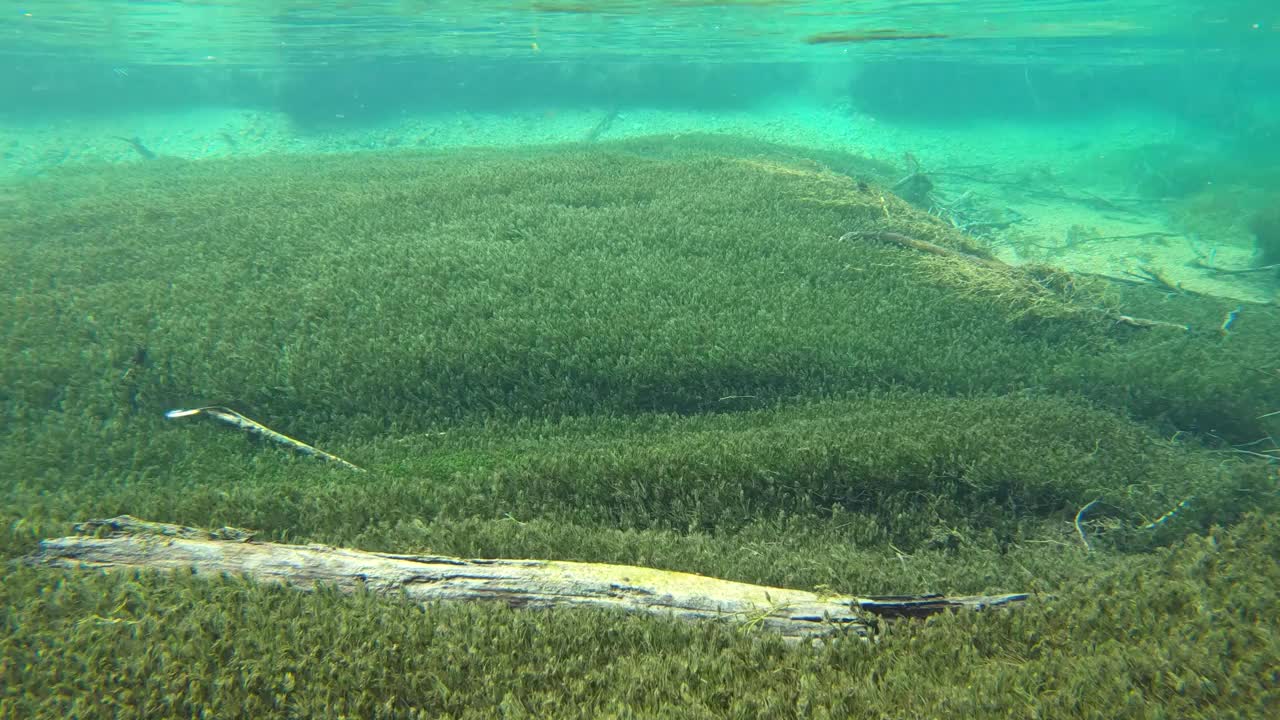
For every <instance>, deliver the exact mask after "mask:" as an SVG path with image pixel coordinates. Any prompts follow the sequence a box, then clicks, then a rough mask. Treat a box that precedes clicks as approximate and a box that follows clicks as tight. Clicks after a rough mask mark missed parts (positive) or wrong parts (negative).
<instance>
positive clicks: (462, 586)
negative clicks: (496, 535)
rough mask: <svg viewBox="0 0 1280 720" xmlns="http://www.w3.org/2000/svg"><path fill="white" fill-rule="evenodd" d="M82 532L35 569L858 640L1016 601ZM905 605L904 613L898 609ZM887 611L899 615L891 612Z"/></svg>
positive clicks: (220, 534)
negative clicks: (888, 627) (708, 623)
mask: <svg viewBox="0 0 1280 720" xmlns="http://www.w3.org/2000/svg"><path fill="white" fill-rule="evenodd" d="M81 530H82V532H85V534H82V535H73V536H68V537H63V538H56V539H51V540H45V541H43V542H42V543H41V547H40V550H39V551H37V552H36V553H35V554H34V555H32V556H31V557H30V558H29V561H30V562H32V563H33V564H38V565H51V566H63V567H67V566H70V567H94V568H103V569H109V570H110V569H151V570H190V569H194V570H195V572H196V573H197V574H208V575H213V576H217V575H221V574H223V573H232V574H237V575H244V576H247V577H249V578H252V579H253V580H256V581H258V582H275V583H284V584H287V585H290V586H293V587H298V588H301V589H311V588H314V587H316V586H317V585H329V586H334V587H337V588H339V589H341V590H344V591H352V590H355V589H358V588H364V589H367V590H370V591H373V592H376V593H381V594H388V595H403V596H404V597H406V598H408V599H410V600H413V601H417V602H434V601H465V602H469V601H476V600H492V601H500V602H503V603H505V604H507V605H510V606H513V607H527V608H553V607H554V608H599V609H611V610H618V611H622V612H629V613H643V614H650V615H659V616H672V617H676V618H680V619H684V620H720V621H725V622H730V623H735V624H738V625H740V626H742V627H744V628H755V627H759V628H762V629H766V630H771V631H774V632H778V633H780V634H781V635H783V636H784V637H787V638H791V639H805V638H816V637H821V636H827V635H832V634H853V635H856V636H865V635H866V634H867V632H868V630H869V627H870V625H872V624H873V623H874V622H875V616H876V615H886V616H894V615H924V614H930V613H931V612H937V611H939V610H941V609H945V608H951V607H971V608H983V607H987V606H994V605H1005V604H1007V603H1011V602H1017V601H1020V600H1022V599H1024V596H1020V595H1002V596H992V597H980V598H974V597H971V598H939V597H933V596H930V597H917V598H894V599H893V600H892V601H890V602H888V603H887V604H886V601H885V600H884V599H876V598H859V597H855V596H831V595H819V594H817V593H813V592H807V591H803V590H789V589H784V588H773V587H764V586H760V585H751V584H747V583H741V582H734V581H731V580H720V579H716V578H710V577H705V576H702V575H694V574H691V573H683V572H673V571H668V570H657V569H653V568H644V567H636V566H630V565H607V564H597V563H580V562H566V561H559V560H483V559H463V558H455V557H447V556H436V555H396V554H388V553H374V552H365V551H360V550H349V549H343V548H335V547H329V546H325V545H284V544H279V543H267V542H253V541H252V540H250V539H249V535H248V534H247V533H242V532H240V531H236V530H234V529H228V528H224V529H223V530H221V531H204V530H199V529H196V528H187V527H183V526H178V525H167V524H162V523H149V522H146V521H141V520H137V519H135V518H130V517H128V516H121V517H119V518H112V519H111V520H104V521H93V522H90V523H86V524H85V525H83V526H81ZM903 608H906V609H905V610H904V609H903ZM895 609H896V610H897V611H895Z"/></svg>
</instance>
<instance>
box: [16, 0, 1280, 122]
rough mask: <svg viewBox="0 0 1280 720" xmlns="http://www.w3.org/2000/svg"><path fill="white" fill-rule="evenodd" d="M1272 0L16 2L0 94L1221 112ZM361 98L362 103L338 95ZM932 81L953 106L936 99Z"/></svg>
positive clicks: (1243, 88)
mask: <svg viewBox="0 0 1280 720" xmlns="http://www.w3.org/2000/svg"><path fill="white" fill-rule="evenodd" d="M1278 7H1280V5H1278V4H1277V3H1274V2H1271V1H1270V0H1234V1H1232V0H1228V1H1226V2H1211V1H1207V0H1201V1H1196V0H1180V1H1178V0H1175V1H1171V2H1160V1H1157V0H1127V1H1125V2H1115V1H1097V0H1056V1H1047V0H975V1H951V2H947V1H929V0H921V1H916V2H902V1H900V0H869V1H861V2H848V1H840V0H807V1H804V2H799V1H797V2H788V1H785V0H780V1H777V2H770V1H767V0H747V1H745V2H731V1H725V2H715V1H713V0H676V1H674V2H655V1H652V0H650V1H639V0H597V1H592V0H529V1H525V2H519V1H517V2H492V1H484V0H478V1H477V0H444V1H439V0H432V1H427V0H375V1H369V0H365V1H362V2H341V3H308V2H283V1H280V2H252V3H239V2H226V1H223V2H212V1H205V2H129V1H123V0H96V1H94V2H69V1H63V2H41V1H39V0H31V2H25V3H15V4H10V5H8V6H7V8H6V15H7V16H6V17H5V19H4V22H3V24H0V52H3V57H4V59H5V61H6V66H7V72H6V73H4V76H3V78H0V108H3V112H5V113H6V114H15V113H17V114H23V113H42V112H48V111H55V112H56V111H79V112H84V111H89V112H111V111H120V110H124V109H129V108H135V109H136V108H137V107H138V106H140V105H147V106H165V107H171V106H181V105H184V104H199V103H216V104H249V105H273V104H275V105H283V107H284V108H285V109H287V110H290V111H293V112H297V113H301V114H306V113H307V112H308V111H315V112H328V111H330V110H332V109H333V108H334V107H335V106H341V105H344V104H347V105H352V106H356V105H363V107H364V109H365V111H367V112H371V113H376V112H378V111H400V110H414V109H419V108H433V107H446V106H447V107H484V108H486V109H501V108H504V107H517V106H519V105H522V104H530V103H541V104H550V103H566V104H573V103H583V102H601V101H606V102H611V103H615V104H624V105H625V104H627V103H629V102H632V103H648V104H654V103H657V104H676V105H681V106H687V107H695V108H697V107H710V108H715V107H718V106H722V105H724V104H730V105H741V104H750V103H752V102H759V101H761V100H776V99H777V98H778V97H779V96H783V97H786V96H790V95H794V94H795V93H797V92H801V91H804V90H807V89H808V84H807V83H805V82H803V80H804V79H805V78H807V77H809V76H810V75H811V74H812V73H813V72H814V68H815V67H821V68H824V70H823V72H825V73H828V74H830V73H833V72H834V73H839V72H840V71H841V70H842V69H843V70H845V71H847V72H848V73H849V75H850V77H851V80H850V82H849V87H847V88H845V89H846V90H847V91H848V92H849V93H850V95H851V96H852V97H854V98H855V99H860V100H861V101H863V102H865V103H869V104H872V105H874V104H876V103H884V102H885V98H884V97H882V96H883V95H885V94H886V93H888V92H889V89H890V88H896V89H897V90H898V91H899V92H902V91H903V90H904V89H905V90H906V91H907V92H909V94H911V95H912V96H913V97H915V98H916V99H917V100H919V99H921V98H923V101H922V102H920V103H919V104H914V105H912V104H909V103H903V102H901V101H896V102H894V103H893V104H896V105H911V106H909V107H902V108H899V109H900V110H904V111H906V110H914V111H915V112H916V113H917V114H922V115H924V116H926V117H932V118H933V119H936V120H946V119H948V114H949V113H951V114H955V113H960V114H965V113H966V112H968V111H972V110H974V109H976V108H975V106H979V105H982V106H990V105H991V104H992V103H995V104H996V105H997V107H987V109H988V110H989V111H994V112H1005V111H1009V112H1019V111H1021V110H1024V109H1025V105H1026V103H1027V101H1028V100H1030V99H1031V97H1030V96H1031V95H1032V94H1035V95H1036V96H1037V97H1035V98H1034V102H1035V103H1036V107H1037V109H1039V110H1041V111H1045V110H1060V111H1069V110H1071V111H1087V110H1090V109H1097V108H1098V107H1099V106H1108V105H1112V104H1117V103H1129V102H1133V101H1135V100H1138V101H1150V102H1156V103H1168V104H1172V105H1175V106H1177V107H1179V108H1185V109H1186V110H1188V111H1195V112H1198V113H1205V112H1219V113H1225V112H1227V111H1228V110H1229V109H1228V108H1226V107H1223V106H1224V105H1229V104H1230V102H1231V97H1232V96H1233V95H1235V94H1246V93H1261V92H1273V91H1272V90H1271V88H1270V86H1271V85H1275V84H1276V83H1273V82H1271V80H1270V79H1271V78H1273V77H1275V76H1276V71H1277V69H1280V10H1278V9H1277V8H1278ZM855 74H856V77H857V78H858V79H860V80H862V82H854V81H853V79H852V78H853V77H854V76H855ZM868 76H874V81H873V82H869V83H868V82H865V79H866V78H867V77H868ZM886 86H888V87H886ZM1029 87H1030V88H1033V90H1029V89H1028V88H1029ZM1086 91H1088V92H1086ZM353 94H354V95H358V97H359V102H357V103H352V102H350V100H351V97H352V96H353ZM938 94H941V95H944V96H945V98H946V101H947V102H946V103H942V104H939V103H936V102H930V100H929V99H930V98H931V97H933V96H935V95H938ZM1002 95H1004V96H1006V97H1002ZM602 96H605V97H602ZM965 98H972V100H973V101H972V102H969V103H966V102H965ZM957 103H959V104H958V105H957ZM1045 103H1048V105H1047V106H1046V104H1045ZM340 109H341V108H340ZM347 109H352V108H347Z"/></svg>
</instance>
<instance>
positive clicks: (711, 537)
mask: <svg viewBox="0 0 1280 720" xmlns="http://www.w3.org/2000/svg"><path fill="white" fill-rule="evenodd" d="M884 179H885V175H884V169H883V168H882V167H880V166H878V165H876V164H875V163H871V162H868V161H865V160H861V159H859V158H856V157H853V156H839V155H835V154H829V155H824V156H823V157H820V158H817V157H814V156H805V155H804V154H802V153H800V152H798V151H792V150H788V149H786V148H779V147H774V146H767V145H759V144H754V143H744V142H740V141H736V140H731V139H724V138H697V137H693V138H684V139H679V140H676V139H670V138H649V139H644V140H638V141H631V142H626V143H618V144H600V145H593V146H592V147H591V148H589V149H584V148H572V147H570V148H558V149H548V150H545V151H541V152H539V153H537V154H532V155H531V154H529V153H528V152H524V153H521V154H505V153H501V152H494V151H474V152H466V153H455V154H422V153H402V154H378V155H360V156H333V157H324V158H314V157H312V158H267V159H259V160H253V161H236V162H230V161H227V162H204V163H179V162H170V161H156V162H153V163H147V164H146V165H145V166H142V167H138V168H131V169H102V170H95V171H93V172H87V171H86V172H81V173H66V174H60V175H58V176H56V177H53V178H49V179H46V180H40V181H35V182H34V183H32V184H30V185H29V186H27V187H26V188H25V189H24V190H23V191H22V192H25V193H26V194H25V195H24V196H21V197H18V198H17V199H15V200H14V201H13V202H11V203H9V204H8V206H7V207H8V208H10V210H11V211H10V212H9V213H8V214H6V215H5V216H3V217H0V253H2V255H3V262H4V263H5V266H6V268H8V272H7V273H6V274H4V275H3V276H2V277H0V288H2V290H3V293H4V295H5V296H6V297H9V298H12V301H11V302H8V303H7V304H6V307H5V309H4V310H3V311H0V312H2V314H0V320H2V321H3V333H2V334H0V409H2V411H3V418H4V427H3V430H2V433H3V438H0V440H2V444H0V466H3V467H4V468H5V476H6V478H7V480H6V482H5V483H4V485H3V489H0V498H2V499H3V504H2V507H0V513H2V516H0V520H3V522H4V523H5V525H6V526H7V527H8V531H7V532H5V533H4V534H3V535H0V554H2V555H3V556H4V558H5V559H7V560H13V559H15V558H17V557H19V556H20V555H22V554H23V553H25V552H28V551H29V550H30V549H31V548H32V547H33V546H34V543H35V541H36V540H37V539H39V538H41V537H48V536H51V535H60V534H65V533H67V532H69V531H70V527H71V523H72V522H74V521H77V520H82V519H86V518H89V517H103V516H111V515H116V514H120V513H130V514H133V515H137V516H140V517H145V518H147V519H152V520H161V521H169V522H180V523H185V524H191V525H199V526H206V527H219V526H222V525H235V526H243V527H251V528H255V529H258V530H260V531H262V536H263V537H266V538H269V539H275V540H286V541H299V542H325V543H331V544H341V545H350V546H355V547H361V548H366V549H375V550H394V551H403V552H414V551H423V550H430V551H432V552H438V553H449V554H458V555H467V556H525V557H550V558H563V559H576V560H588V561H600V562H623V563H634V564H642V565H652V566H657V567H664V568H672V569H679V570H691V571H696V572H701V573H705V574H709V575H717V576H723V577H728V578H733V579H740V580H745V581H750V582H757V583H764V584H775V585H784V586H795V587H803V588H814V587H819V586H827V587H831V588H835V589H838V590H840V591H847V592H857V593H864V594H876V593H880V594H889V593H907V592H925V591H946V592H955V593H966V592H974V593H977V592H985V591H1017V590H1028V591H1031V592H1033V593H1036V600H1035V601H1034V602H1033V603H1031V604H1030V606H1029V607H1026V608H1022V609H1020V610H1018V611H1016V612H1013V613H1007V614H1005V613H1001V614H995V615H984V616H972V617H966V616H955V617H948V618H940V619H936V620H932V621H930V622H928V623H924V624H902V625H897V626H894V627H892V628H890V630H889V632H888V634H887V635H886V636H885V637H884V638H883V639H882V640H881V642H880V643H879V644H878V645H876V646H863V645H860V644H847V645H842V646H836V647H831V648H826V649H823V650H820V651H817V652H813V651H809V650H802V651H797V650H795V649H786V648H784V647H782V646H781V644H779V643H777V642H774V641H771V640H769V639H768V638H765V637H763V636H761V635H759V634H752V633H745V634H744V633H741V632H735V631H734V630H733V629H731V628H694V627H686V626H682V625H677V624H672V623H666V622H662V621H653V620H638V619H625V618H618V617H612V616H607V615H594V614H587V615H583V614H574V615H572V616H570V615H565V614H560V613H546V614H523V613H517V612H509V611H505V610H501V609H497V608H486V607H475V608H465V607H433V608H427V609H425V610H424V609H421V608H413V607H406V606H404V605H402V604H400V603H397V602H396V601H395V600H394V599H390V600H388V599H379V598H375V597H372V596H358V597H343V596H338V595H336V594H333V593H329V592H319V593H314V594H300V593H296V592H293V591H286V590H281V589H276V588H262V587H256V586H253V585H250V584H247V583H244V582H243V581H238V580H234V579H223V580H212V581H207V580H204V579H196V578H191V577H188V576H183V577H172V576H160V575H152V574H140V575H119V576H113V577H101V576H98V575H95V574H93V573H89V572H83V573H80V572H70V573H67V572H54V571H48V570H40V571H37V570H32V569H28V568H22V567H19V566H17V565H14V566H13V568H12V569H11V572H10V573H9V575H8V577H7V578H6V582H5V583H4V586H3V590H0V593H3V596H4V607H5V608H6V610H5V612H6V617H5V623H6V633H5V636H4V638H3V639H0V643H3V645H2V647H0V651H2V654H0V674H3V675H4V678H3V680H4V687H5V689H4V695H3V696H0V715H4V716H15V717H36V716H47V717H69V716H76V717H95V716H101V717H130V716H133V717H169V716H173V717H189V716H191V715H195V714H200V713H204V714H207V715H211V716H252V717H276V716H278V717H289V716H294V717H297V716H312V717H315V716H338V715H342V714H346V715H349V716H359V717H378V716H384V717H405V716H410V715H411V714H412V713H414V712H417V713H420V714H421V715H423V716H435V717H440V716H452V717H493V716H496V715H509V716H530V717H549V716H555V717H574V716H581V717H603V716H611V715H612V716H618V717H631V716H672V717H677V716H688V717H699V716H730V717H735V716H736V717H751V716H762V715H763V716H770V717H788V716H806V717H845V716H849V715H850V714H854V715H863V716H868V717H922V716H965V717H979V716H990V715H993V714H1000V715H1007V716H1012V717H1045V716H1072V717H1106V718H1111V717H1162V716H1163V717H1232V716H1238V717H1248V716H1259V715H1260V713H1261V712H1262V711H1263V709H1264V707H1265V705H1266V703H1268V702H1270V703H1275V702H1277V701H1280V700H1278V699H1277V698H1278V696H1277V693H1278V692H1280V691H1278V690H1277V687H1276V678H1275V675H1274V671H1273V670H1272V671H1268V668H1274V666H1275V664H1276V662H1277V658H1280V652H1278V650H1280V647H1278V645H1277V641H1276V640H1275V639H1274V637H1275V635H1276V634H1275V632H1274V629H1275V617H1276V611H1277V610H1278V609H1280V608H1277V593H1276V590H1275V588H1276V587H1277V584H1276V580H1277V579H1280V578H1278V577H1277V575H1276V563H1275V557H1276V556H1277V553H1278V552H1280V551H1278V550H1277V547H1276V543H1277V538H1280V526H1278V525H1277V522H1278V521H1277V519H1276V518H1277V511H1278V508H1277V496H1276V475H1275V471H1274V465H1270V464H1268V463H1266V462H1265V461H1262V460H1260V459H1257V458H1254V457H1252V456H1249V455H1246V454H1243V453H1237V452H1233V451H1232V448H1231V447H1230V446H1231V444H1232V443H1244V442H1251V441H1254V440H1257V439H1258V438H1260V437H1265V436H1268V435H1270V434H1272V433H1274V431H1275V426H1274V424H1273V425H1268V424H1267V423H1274V421H1275V418H1274V417H1272V418H1263V417H1260V416H1262V415H1264V414H1266V413H1267V412H1269V411H1272V410H1275V409H1276V408H1280V375H1277V373H1276V369H1275V367H1274V362H1275V360H1274V358H1275V356H1276V350H1277V349H1278V348H1280V319H1277V317H1276V314H1275V311H1274V310H1273V309H1271V308H1265V307H1250V308H1247V309H1246V310H1245V311H1244V312H1243V313H1242V314H1241V317H1240V321H1239V322H1238V323H1237V324H1236V325H1235V326H1233V329H1232V331H1231V333H1230V335H1228V336H1225V337H1224V336H1223V335H1221V334H1219V333H1218V332H1216V329H1217V327H1218V324H1219V323H1220V320H1221V318H1222V316H1223V313H1225V312H1226V311H1227V310H1229V309H1232V308H1233V307H1234V304H1230V303H1227V302H1219V301H1215V300H1210V299H1203V298H1188V297H1175V298H1166V297H1164V296H1163V295H1160V294H1158V293H1155V292H1154V291H1151V290H1149V289H1142V288H1104V287H1101V286H1100V285H1098V284H1096V283H1093V284H1090V283H1085V282H1081V283H1080V284H1079V285H1072V286H1071V287H1066V286H1064V284H1063V283H1064V282H1065V281H1064V279H1063V278H1062V277H1060V276H1053V275H1052V274H1040V275H1034V274H1033V275H1027V276H1024V277H1021V278H1018V279H1016V280H1011V279H1010V277H1009V276H989V277H988V276H981V275H974V273H975V272H980V271H975V270H973V269H971V268H966V269H965V270H964V271H963V272H949V271H948V270H947V266H946V264H945V262H951V261H941V260H939V259H937V258H928V257H920V256H917V255H916V254H914V253H912V252H910V251H907V250H904V249H902V248H898V247H892V246H882V245H878V244H876V243H858V244H849V243H843V244H842V243H839V242H837V238H839V237H840V236H841V235H842V234H843V233H845V232H847V231H850V230H860V229H861V230H870V229H878V230H890V231H893V232H900V233H904V234H910V235H913V236H916V237H922V238H926V239H929V240H930V241H931V242H936V243H940V244H946V245H950V246H952V247H961V248H965V247H970V248H971V245H969V241H968V240H967V239H965V238H963V237H960V236H958V235H956V234H954V231H952V230H951V229H950V228H948V227H945V226H943V225H942V224H941V223H938V222H935V221H934V220H933V219H931V218H929V217H928V216H925V215H923V214H921V213H919V212H917V211H915V210H913V209H912V208H911V207H909V206H908V205H906V204H905V203H903V202H901V201H900V200H898V199H896V198H894V197H892V196H891V195H889V194H887V193H886V192H885V191H883V190H881V189H880V188H881V187H882V186H883V185H882V181H883V180H884ZM1024 301H1025V302H1024ZM1102 307H1106V308H1109V309H1114V308H1120V309H1121V310H1123V311H1124V312H1127V313H1131V314H1133V315H1139V316H1145V317H1154V318H1160V319H1164V320H1169V321H1173V322H1180V323H1188V324H1190V325H1191V326H1192V328H1193V330H1192V331H1191V332H1180V331H1175V330H1170V329H1168V328H1156V329H1149V330H1139V329H1134V328H1131V327H1124V326H1117V325H1116V324H1115V323H1114V322H1112V321H1111V320H1108V319H1107V315H1106V314H1105V313H1102V312H1098V309H1099V308H1102ZM207 403H219V404H226V405H230V406H232V407H234V408H235V409H237V410H239V411H241V412H244V413H245V414H246V415H248V416H250V417H252V418H254V419H255V420H258V421H261V422H263V423H264V424H266V425H268V426H270V427H273V428H275V429H277V430H280V431H282V432H286V433H288V434H290V435H292V436H295V437H299V438H301V439H303V440H306V441H307V442H312V443H314V444H316V445H317V446H318V447H321V448H322V449H325V450H329V451H332V452H335V453H337V454H339V455H341V456H342V457H344V458H347V459H349V460H351V461H352V462H355V463H356V464H358V465H360V466H362V467H365V468H367V469H368V472H367V473H350V472H345V471H343V470H341V469H335V468H332V467H327V466H324V465H322V464H319V463H316V462H314V461H310V460H308V459H307V458H298V457H291V456H289V455H288V454H287V453H285V452H282V451H280V449H279V448H277V447H274V446H270V445H264V444H255V443H253V442H252V441H251V440H249V439H247V438H246V437H244V436H242V435H240V434H237V433H235V432H232V431H229V430H227V429H226V428H223V427H220V426H217V425H214V424H204V423H200V422H198V421H192V422H190V423H189V424H181V423H177V422H174V421H167V420H165V419H164V418H163V412H164V411H166V410H171V409H174V408H178V407H189V406H195V405H202V404H207ZM1255 447H1256V446H1255ZM1097 498H1101V500H1100V501H1099V502H1098V503H1097V504H1096V505H1094V506H1092V507H1091V509H1090V511H1089V513H1088V515H1087V516H1086V517H1084V518H1083V524H1082V529H1083V530H1084V531H1085V532H1086V533H1088V538H1089V541H1090V546H1091V547H1092V550H1087V549H1086V547H1085V546H1084V545H1083V543H1081V542H1080V539H1079V537H1078V536H1077V533H1076V529H1075V527H1074V525H1073V519H1074V518H1075V515H1076V512H1077V511H1078V510H1079V509H1080V508H1082V507H1084V506H1086V504H1088V503H1090V502H1091V501H1093V500H1094V499H1097ZM1184 500H1187V501H1188V503H1187V505H1186V506H1185V508H1183V509H1182V510H1180V511H1179V512H1178V513H1177V514H1176V515H1174V516H1173V517H1172V519H1170V520H1169V521H1167V522H1164V523H1161V524H1160V525H1159V526H1158V527H1156V528H1154V529H1143V528H1142V527H1141V526H1142V525H1143V524H1144V523H1146V522H1148V521H1150V520H1152V519H1155V518H1157V517H1159V516H1161V515H1162V514H1163V513H1164V512H1166V511H1168V510H1170V509H1171V508H1173V507H1175V506H1176V505H1177V504H1178V503H1179V502H1181V501H1184ZM1250 513H1252V515H1251V516H1250V515H1249V514H1250ZM1268 672H1271V673H1272V674H1267V673H1268Z"/></svg>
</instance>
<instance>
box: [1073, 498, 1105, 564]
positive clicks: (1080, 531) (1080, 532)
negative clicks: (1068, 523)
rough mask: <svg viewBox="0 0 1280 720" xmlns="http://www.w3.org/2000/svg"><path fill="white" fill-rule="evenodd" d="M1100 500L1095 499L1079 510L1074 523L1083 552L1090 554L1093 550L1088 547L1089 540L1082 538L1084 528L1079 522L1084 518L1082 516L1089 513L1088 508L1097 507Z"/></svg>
mask: <svg viewBox="0 0 1280 720" xmlns="http://www.w3.org/2000/svg"><path fill="white" fill-rule="evenodd" d="M1101 499H1102V498H1101V497H1098V498H1095V499H1094V500H1093V501H1092V502H1090V503H1089V504H1088V505H1085V506H1084V507H1082V508H1080V510H1079V512H1077V513H1076V521H1075V525H1076V534H1077V535H1079V536H1080V542H1081V543H1084V551H1085V552H1092V551H1093V548H1091V547H1089V539H1088V538H1086V537H1085V536H1084V526H1083V525H1081V524H1080V520H1081V518H1083V517H1084V514H1085V513H1086V512H1088V511H1089V508H1091V507H1093V506H1094V505H1097V504H1098V501H1099V500H1101Z"/></svg>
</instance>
